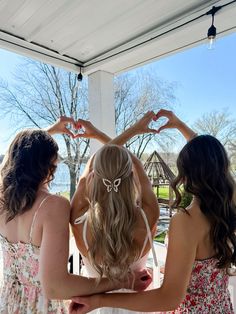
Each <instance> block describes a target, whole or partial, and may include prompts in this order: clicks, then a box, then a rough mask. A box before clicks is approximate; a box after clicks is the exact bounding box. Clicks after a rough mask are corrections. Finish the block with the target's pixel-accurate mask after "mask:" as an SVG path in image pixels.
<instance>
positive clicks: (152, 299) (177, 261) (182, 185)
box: [72, 110, 236, 314]
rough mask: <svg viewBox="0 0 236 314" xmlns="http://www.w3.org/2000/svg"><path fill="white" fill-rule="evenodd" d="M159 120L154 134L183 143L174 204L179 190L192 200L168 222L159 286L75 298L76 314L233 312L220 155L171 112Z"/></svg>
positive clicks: (227, 182)
mask: <svg viewBox="0 0 236 314" xmlns="http://www.w3.org/2000/svg"><path fill="white" fill-rule="evenodd" d="M163 116H164V117H166V118H168V122H167V123H166V125H164V126H162V127H161V128H159V130H158V131H157V133H158V132H160V131H161V130H163V129H166V128H177V129H178V130H179V131H180V132H181V133H182V134H183V135H184V136H185V138H186V139H187V140H188V143H187V144H186V145H185V146H184V148H183V149H182V150H181V152H180V154H179V156H178V159H177V168H178V175H177V177H176V179H175V181H174V182H173V189H174V191H175V194H176V199H175V205H176V206H177V207H178V206H179V205H180V202H181V194H182V192H183V191H186V192H188V193H190V194H191V195H192V202H191V204H190V205H189V206H188V207H187V208H186V209H183V210H180V211H179V212H178V213H177V214H175V215H174V216H173V217H172V219H171V222H170V228H169V241H168V251H167V259H166V266H165V276H164V281H163V284H162V286H161V287H160V288H159V289H154V290H150V291H145V292H142V293H132V294H114V293H113V294H104V295H102V294H101V295H97V296H91V297H84V298H75V299H74V302H75V303H76V302H77V303H80V305H81V306H80V308H79V309H78V310H77V313H87V312H88V311H91V310H93V309H95V308H98V307H118V308H125V309H129V310H132V311H146V312H151V311H152V312H153V311H171V312H170V313H191V314H200V313H201V314H208V313H212V314H213V313H214V314H222V313H224V314H233V313H234V311H233V307H232V303H231V300H230V294H229V291H228V281H229V270H230V267H231V266H236V235H235V232H236V203H235V198H234V196H235V194H234V193H235V182H234V181H233V179H232V177H231V175H230V169H229V160H228V158H227V154H226V151H225V149H224V147H223V146H222V144H221V143H220V142H219V141H218V140H217V139H216V138H214V137H212V136H209V135H202V136H196V134H195V133H194V132H193V131H192V130H191V129H189V128H188V127H187V126H186V125H185V124H184V123H183V122H182V121H180V120H179V119H178V118H177V117H176V116H175V115H174V114H173V113H172V112H171V111H167V110H161V111H160V112H159V113H158V114H157V116H156V118H159V117H163ZM145 132H148V127H147V125H145V124H143V126H142V125H139V127H138V130H137V128H136V132H134V134H137V133H145ZM82 305H84V306H83V307H82ZM74 308H75V305H74ZM74 312H76V311H74ZM72 313H73V312H72Z"/></svg>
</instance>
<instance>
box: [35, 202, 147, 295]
mask: <svg viewBox="0 0 236 314" xmlns="http://www.w3.org/2000/svg"><path fill="white" fill-rule="evenodd" d="M41 214H42V228H43V233H42V242H41V247H40V261H39V265H40V269H39V274H40V281H41V283H42V287H43V291H44V294H45V295H46V296H47V298H49V299H71V298H72V297H73V296H75V295H81V296H82V295H90V294H94V293H101V292H106V291H110V290H114V289H117V288H118V289H120V288H121V287H126V288H128V287H130V286H131V284H132V280H128V281H127V282H125V283H123V284H119V285H116V284H114V283H111V282H109V280H107V279H106V278H102V279H101V281H100V282H99V284H97V282H96V279H94V278H86V277H82V276H77V275H72V274H69V273H68V271H67V261H68V255H69V219H70V203H69V201H68V200H66V199H65V198H62V197H58V196H51V197H50V198H49V199H48V201H47V204H46V205H45V207H44V208H43V209H42V211H41ZM145 275H146V272H143V273H141V272H140V273H139V274H138V275H137V277H136V281H135V289H136V290H143V289H145V288H146V286H147V284H146V283H145V282H144V281H142V280H141V277H143V276H145Z"/></svg>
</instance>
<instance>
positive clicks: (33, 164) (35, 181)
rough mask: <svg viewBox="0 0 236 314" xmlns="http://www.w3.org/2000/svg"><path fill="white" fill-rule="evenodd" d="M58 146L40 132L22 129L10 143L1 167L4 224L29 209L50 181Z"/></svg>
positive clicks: (46, 134)
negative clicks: (40, 187)
mask: <svg viewBox="0 0 236 314" xmlns="http://www.w3.org/2000/svg"><path fill="white" fill-rule="evenodd" d="M57 152H58V146H57V143H56V142H55V141H54V139H53V138H52V137H51V136H50V135H49V134H48V133H47V132H45V131H42V130H32V129H29V130H25V131H22V132H20V133H18V134H17V135H16V137H15V139H14V140H13V142H12V143H11V145H10V147H9V149H8V152H7V155H6V156H5V158H4V161H3V166H2V168H1V187H0V190H1V213H3V212H4V213H6V222H9V221H10V220H12V219H13V218H14V217H15V216H17V215H19V214H23V213H24V212H25V211H27V210H29V209H30V208H31V207H32V205H33V203H34V201H35V199H36V193H37V191H38V188H39V186H40V184H42V183H43V182H44V181H45V180H48V182H49V181H51V180H52V179H53V177H54V176H53V175H54V172H55V169H56V166H55V161H56V159H57Z"/></svg>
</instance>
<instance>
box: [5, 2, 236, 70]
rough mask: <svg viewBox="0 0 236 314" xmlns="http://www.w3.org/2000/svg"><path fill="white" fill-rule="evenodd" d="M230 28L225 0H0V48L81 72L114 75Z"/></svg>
mask: <svg viewBox="0 0 236 314" xmlns="http://www.w3.org/2000/svg"><path fill="white" fill-rule="evenodd" d="M229 2H230V5H226V6H224V7H223V8H222V9H221V10H220V11H219V12H217V13H216V16H215V26H216V28H217V32H218V36H221V35H225V34H227V33H230V32H234V31H235V30H236V19H235V16H236V1H230V0H208V1H206V0H158V1H157V0H128V1H127V0H102V1H101V0H50V1H49V0H40V1H38V0H17V1H9V0H1V1H0V47H2V48H4V49H9V50H12V51H14V52H17V53H19V54H23V55H26V56H28V57H32V58H36V59H38V60H40V61H43V62H45V63H50V64H53V65H56V66H60V67H64V68H65V69H67V70H70V71H76V72H78V71H79V69H80V67H82V68H83V72H84V73H85V74H89V73H92V72H95V71H97V70H104V71H108V72H111V73H119V72H122V71H126V70H128V69H131V68H133V67H136V66H139V65H141V64H144V63H146V62H150V61H152V60H156V59H158V58H162V57H163V56H166V55H168V54H172V53H176V52H177V51H180V50H182V49H186V48H188V47H191V46H193V45H197V44H199V43H202V42H203V41H204V40H206V34H207V30H208V28H209V26H210V24H211V17H210V16H209V15H206V12H207V11H208V10H210V9H211V8H212V5H217V6H218V5H225V4H227V3H229Z"/></svg>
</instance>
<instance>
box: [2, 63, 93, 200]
mask: <svg viewBox="0 0 236 314" xmlns="http://www.w3.org/2000/svg"><path fill="white" fill-rule="evenodd" d="M16 73H17V74H16V75H15V82H16V84H15V85H13V86H10V87H9V86H8V85H7V84H6V83H4V82H1V83H0V99H1V103H0V106H1V114H2V115H5V114H10V115H11V118H12V121H14V122H15V123H16V125H17V127H15V128H14V131H15V130H16V129H17V128H19V127H22V126H23V125H24V127H25V126H29V127H32V126H33V127H38V128H43V127H45V126H47V125H49V124H53V123H54V122H55V121H56V120H57V119H58V118H59V117H60V116H63V115H67V116H71V117H74V119H78V118H79V117H80V118H87V112H88V110H87V88H83V89H79V90H78V86H77V77H76V75H75V74H72V73H70V72H66V71H64V70H61V69H57V68H55V67H53V66H50V65H47V64H43V63H40V62H35V61H30V60H27V61H26V62H25V63H24V64H23V65H20V66H19V67H18V70H17V72H16ZM62 138H63V144H64V145H63V147H64V148H63V150H62V152H61V154H60V160H61V162H63V163H64V164H66V165H67V166H68V169H69V174H70V196H72V195H73V193H74V191H75V186H76V180H77V176H78V174H79V171H80V167H81V164H82V162H83V159H84V158H85V157H86V155H87V154H88V148H89V141H88V140H86V139H76V140H74V139H72V138H71V137H69V136H67V135H62Z"/></svg>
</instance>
